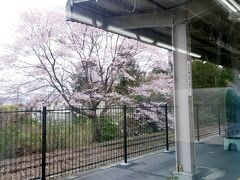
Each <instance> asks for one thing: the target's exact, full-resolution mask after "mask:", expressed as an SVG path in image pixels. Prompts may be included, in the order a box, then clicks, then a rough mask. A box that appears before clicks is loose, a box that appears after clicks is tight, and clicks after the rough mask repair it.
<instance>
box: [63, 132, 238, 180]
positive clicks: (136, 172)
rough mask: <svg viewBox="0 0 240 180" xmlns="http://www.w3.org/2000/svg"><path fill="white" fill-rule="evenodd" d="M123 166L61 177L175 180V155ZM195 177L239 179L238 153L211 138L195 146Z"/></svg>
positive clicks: (157, 155) (159, 154)
mask: <svg viewBox="0 0 240 180" xmlns="http://www.w3.org/2000/svg"><path fill="white" fill-rule="evenodd" d="M129 162H130V164H129V165H127V166H124V165H120V163H118V164H115V165H111V166H108V167H103V168H98V169H96V170H94V171H89V172H86V173H85V174H83V173H80V174H75V175H74V176H71V177H67V178H64V179H65V180H68V179H75V180H135V179H136V180H161V179H168V180H170V179H174V180H175V179H176V178H174V177H173V176H172V172H174V171H175V152H174V151H172V152H170V153H164V152H156V153H152V154H148V155H144V156H141V157H139V158H137V159H132V160H130V161H129ZM196 165H197V166H196V169H197V170H196V178H195V179H199V180H201V179H208V180H213V179H218V180H240V152H237V151H224V149H223V138H222V137H218V136H217V137H211V138H207V139H204V140H202V141H201V142H200V143H196Z"/></svg>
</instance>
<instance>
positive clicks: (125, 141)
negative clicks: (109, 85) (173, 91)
mask: <svg viewBox="0 0 240 180" xmlns="http://www.w3.org/2000/svg"><path fill="white" fill-rule="evenodd" d="M123 118H124V119H123V136H124V145H123V148H124V163H127V106H126V105H124V106H123Z"/></svg>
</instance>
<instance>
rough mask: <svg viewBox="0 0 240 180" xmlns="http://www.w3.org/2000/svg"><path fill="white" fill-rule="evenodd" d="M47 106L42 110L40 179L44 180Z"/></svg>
mask: <svg viewBox="0 0 240 180" xmlns="http://www.w3.org/2000/svg"><path fill="white" fill-rule="evenodd" d="M46 151H47V108H46V107H43V111H42V180H46Z"/></svg>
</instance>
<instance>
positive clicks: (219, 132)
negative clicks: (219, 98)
mask: <svg viewBox="0 0 240 180" xmlns="http://www.w3.org/2000/svg"><path fill="white" fill-rule="evenodd" d="M220 108H221V107H220V104H218V135H219V136H221V114H220V112H221V111H220Z"/></svg>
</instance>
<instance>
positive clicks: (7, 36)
mask: <svg viewBox="0 0 240 180" xmlns="http://www.w3.org/2000/svg"><path fill="white" fill-rule="evenodd" d="M66 2H67V0H0V55H1V54H4V44H9V43H12V42H13V41H14V37H15V28H14V27H15V26H16V25H17V24H18V20H19V14H20V13H21V12H24V11H27V10H29V9H40V10H41V9H47V10H48V9H49V10H51V9H54V8H58V9H62V10H63V12H64V11H65V4H66ZM0 63H1V61H0ZM18 76H19V75H18V74H17V73H16V72H13V71H11V70H6V69H1V70H0V77H1V78H0V81H1V83H3V82H2V81H3V80H5V81H8V80H9V79H12V78H17V77H18ZM18 78H19V77H18ZM0 93H2V88H1V89H0Z"/></svg>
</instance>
